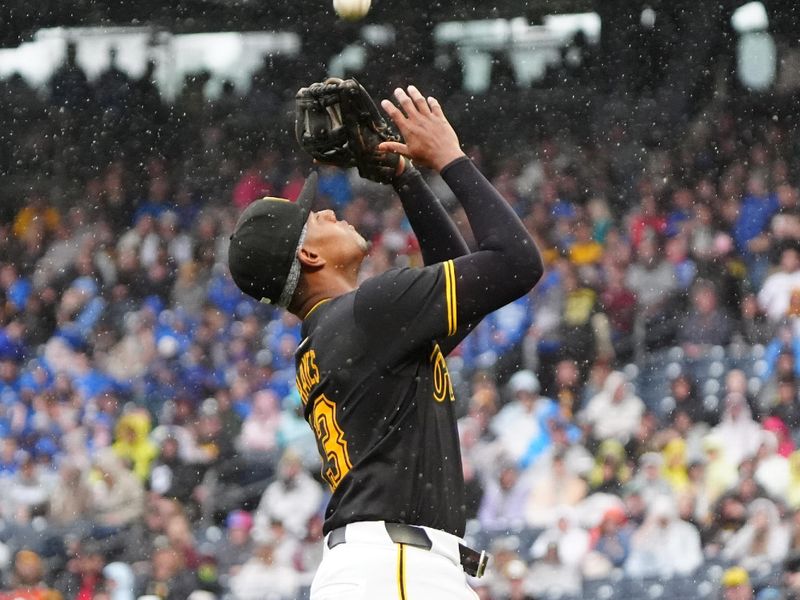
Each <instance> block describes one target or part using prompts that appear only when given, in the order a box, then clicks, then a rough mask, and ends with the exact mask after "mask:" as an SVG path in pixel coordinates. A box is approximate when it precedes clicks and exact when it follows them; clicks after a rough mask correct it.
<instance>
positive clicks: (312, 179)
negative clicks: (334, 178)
mask: <svg viewBox="0 0 800 600" xmlns="http://www.w3.org/2000/svg"><path fill="white" fill-rule="evenodd" d="M318 179H319V175H318V173H317V172H316V171H312V172H311V174H310V175H309V176H308V177H306V182H305V183H304V184H303V189H302V190H300V195H299V196H298V197H297V201H296V202H295V204H296V205H297V206H298V207H300V210H302V211H303V222H304V223H305V221H306V219H308V213H310V212H311V207H312V206H313V204H314V200H316V198H317V180H318Z"/></svg>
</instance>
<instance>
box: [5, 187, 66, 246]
mask: <svg viewBox="0 0 800 600" xmlns="http://www.w3.org/2000/svg"><path fill="white" fill-rule="evenodd" d="M39 220H41V225H42V227H43V228H44V232H45V233H54V232H55V231H57V230H58V228H59V226H60V225H61V215H60V214H59V212H58V211H57V210H56V209H55V208H53V207H52V206H50V205H48V204H47V203H46V201H45V199H44V198H42V197H41V196H38V195H36V196H32V197H30V198H28V199H27V200H26V202H25V207H24V208H23V209H22V210H20V211H19V212H18V213H17V216H16V218H15V219H14V225H13V227H12V231H13V233H14V236H15V237H16V238H18V239H25V237H26V236H27V235H28V232H29V231H30V229H31V226H32V225H33V224H34V223H35V222H36V221H39Z"/></svg>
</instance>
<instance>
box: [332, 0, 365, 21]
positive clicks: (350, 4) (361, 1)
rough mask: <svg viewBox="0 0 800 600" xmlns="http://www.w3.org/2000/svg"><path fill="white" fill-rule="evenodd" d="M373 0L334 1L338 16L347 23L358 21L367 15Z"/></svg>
mask: <svg viewBox="0 0 800 600" xmlns="http://www.w3.org/2000/svg"><path fill="white" fill-rule="evenodd" d="M371 4H372V0H333V9H334V10H335V11H336V14H337V15H339V16H340V17H341V18H343V19H345V20H347V21H357V20H358V19H360V18H362V17H363V16H364V15H366V14H367V12H368V11H369V7H370V5H371Z"/></svg>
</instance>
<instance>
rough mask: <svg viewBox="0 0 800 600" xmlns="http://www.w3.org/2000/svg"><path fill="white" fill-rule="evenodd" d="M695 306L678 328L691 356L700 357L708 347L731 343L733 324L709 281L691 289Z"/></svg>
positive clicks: (680, 338)
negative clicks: (719, 304)
mask: <svg viewBox="0 0 800 600" xmlns="http://www.w3.org/2000/svg"><path fill="white" fill-rule="evenodd" d="M691 298H692V305H691V308H690V309H689V313H688V314H687V315H686V316H684V317H683V318H682V319H681V322H680V324H679V325H678V341H679V342H680V343H681V344H682V345H683V348H684V350H685V351H686V353H687V354H688V355H689V356H692V357H697V356H700V355H701V354H702V352H703V348H705V347H708V346H725V345H727V344H728V343H730V340H731V329H732V328H731V322H730V319H729V317H728V315H727V314H726V313H725V312H724V310H722V309H721V308H720V307H719V306H718V305H717V292H716V290H715V289H714V286H713V285H712V284H711V283H710V282H707V281H696V282H695V284H694V286H693V287H692V293H691Z"/></svg>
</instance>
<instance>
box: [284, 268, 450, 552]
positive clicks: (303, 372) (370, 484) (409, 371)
mask: <svg viewBox="0 0 800 600" xmlns="http://www.w3.org/2000/svg"><path fill="white" fill-rule="evenodd" d="M456 308H457V299H456V279H455V267H454V263H453V261H452V260H448V261H445V262H443V263H438V264H434V265H431V266H428V267H423V268H415V269H392V270H390V271H387V272H386V273H384V274H382V275H378V276H376V277H373V278H371V279H369V280H367V281H365V282H364V283H362V284H361V285H360V286H359V288H358V289H357V290H355V291H353V292H350V293H348V294H345V295H343V296H339V297H337V298H334V299H331V300H327V301H323V302H322V303H320V304H318V305H317V306H316V307H315V308H313V309H312V311H311V312H310V313H309V314H308V315H307V316H306V318H305V319H304V321H303V328H302V332H303V336H302V337H303V340H302V342H301V343H300V346H299V347H298V350H297V387H298V390H299V391H300V395H301V397H302V399H303V403H304V405H305V417H306V420H307V421H308V422H309V424H310V425H311V427H312V429H313V430H314V432H315V434H316V437H317V445H318V449H319V451H320V456H322V457H323V466H322V475H323V477H324V478H325V480H326V481H327V482H328V485H329V486H330V488H331V491H332V497H331V500H330V503H329V504H328V508H327V511H326V515H325V526H324V530H325V532H326V533H327V532H330V531H332V530H333V529H335V528H337V527H341V526H342V525H345V524H347V523H350V522H354V521H373V520H384V521H388V522H395V523H407V524H412V525H425V526H428V527H433V528H436V529H441V530H444V531H447V532H450V533H453V534H455V535H458V536H462V535H463V533H464V489H463V488H464V480H463V475H462V470H461V468H462V467H461V454H460V450H459V441H458V432H457V429H456V417H455V413H454V404H453V402H454V397H453V389H452V385H451V382H450V376H449V374H448V372H447V365H446V363H445V359H444V356H443V354H442V351H441V349H440V347H439V344H438V343H437V340H440V339H444V338H446V337H447V336H452V335H454V334H455V333H456V331H457V330H458V322H457V311H456Z"/></svg>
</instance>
